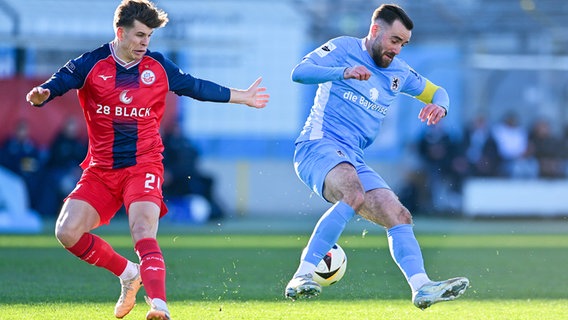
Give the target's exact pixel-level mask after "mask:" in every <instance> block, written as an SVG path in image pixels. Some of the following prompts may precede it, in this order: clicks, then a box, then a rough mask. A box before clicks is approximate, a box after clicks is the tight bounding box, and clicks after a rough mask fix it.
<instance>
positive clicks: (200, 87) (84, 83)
mask: <svg viewBox="0 0 568 320" xmlns="http://www.w3.org/2000/svg"><path fill="white" fill-rule="evenodd" d="M167 22H168V17H167V14H166V13H165V12H164V11H163V10H161V9H158V8H157V7H156V6H155V4H154V3H152V2H150V1H148V0H123V1H122V2H121V3H120V5H119V6H118V7H117V9H116V11H115V14H114V29H115V38H114V40H113V41H112V42H110V43H107V44H104V45H102V46H101V47H99V48H97V49H95V50H93V51H90V52H87V53H85V54H83V55H81V56H80V57H78V58H75V59H73V60H71V61H69V62H68V63H67V64H66V65H65V66H64V67H62V68H61V69H59V70H58V71H57V72H56V73H55V74H54V75H53V76H52V77H51V78H50V79H49V80H47V81H46V82H45V83H43V84H41V85H40V86H38V87H35V88H33V89H32V90H31V91H30V92H29V93H28V94H27V96H26V100H27V101H28V102H29V103H30V104H32V105H33V106H36V107H40V106H43V105H44V104H46V103H47V102H49V101H50V100H52V99H53V98H55V97H57V96H60V95H63V94H65V93H66V92H67V91H69V90H72V89H76V90H77V92H78V97H79V101H80V104H81V107H82V109H83V113H84V116H85V120H86V121H87V129H88V135H89V149H88V153H87V156H86V158H85V161H83V163H82V164H81V167H82V168H83V174H82V176H81V179H80V180H79V182H78V183H77V186H76V188H75V189H74V190H73V191H72V192H71V193H70V194H69V196H68V197H67V198H66V199H65V201H64V204H63V207H62V209H61V212H60V214H59V218H58V219H57V222H56V226H55V235H56V237H57V239H58V240H59V242H60V243H61V244H62V245H63V246H64V247H65V249H67V250H68V251H69V252H71V253H72V254H74V255H75V256H77V257H78V258H79V259H81V260H83V261H85V262H88V263H90V264H93V265H95V266H98V267H101V268H105V269H107V270H109V271H110V272H112V273H113V274H115V275H116V276H118V277H119V278H120V282H121V285H122V292H121V296H120V298H119V300H118V302H117V304H116V307H115V310H114V313H115V316H116V317H117V318H123V317H124V316H125V315H127V314H128V313H129V312H130V311H131V310H132V308H133V307H134V305H135V303H136V293H137V292H138V290H139V289H140V287H141V286H142V285H144V287H145V290H146V295H147V298H146V300H147V302H148V304H149V305H150V311H149V312H148V313H147V315H146V319H161V320H164V319H170V314H169V310H168V307H167V305H166V266H165V263H164V258H163V255H162V252H161V249H160V246H159V245H158V243H157V241H156V235H157V231H158V220H159V218H160V217H162V216H163V215H165V214H166V212H167V208H166V206H165V204H164V202H163V196H162V188H161V187H162V182H163V176H164V168H163V164H162V151H163V149H164V147H163V144H162V140H161V138H160V134H159V126H160V121H161V119H162V116H163V113H164V109H165V100H166V94H167V93H168V92H169V91H172V92H174V93H176V94H178V95H182V96H188V97H191V98H194V99H197V100H202V101H213V102H228V103H237V104H244V105H247V106H249V107H252V108H264V107H265V106H266V104H267V103H268V100H269V95H268V94H267V93H266V92H265V91H266V88H263V87H260V86H259V85H260V82H261V80H262V79H261V78H258V79H257V80H256V81H255V82H254V83H253V84H252V85H251V86H250V87H249V88H248V89H246V90H238V89H232V88H227V87H224V86H221V85H218V84H216V83H214V82H211V81H207V80H202V79H198V78H194V77H193V76H191V75H190V74H187V73H184V72H183V71H181V70H180V69H179V67H177V66H176V65H175V64H174V63H173V62H172V61H170V60H168V59H167V58H165V57H164V56H163V55H162V54H160V53H158V52H151V51H149V50H148V45H149V42H150V37H151V36H152V34H153V32H154V29H156V28H161V27H163V26H165V25H166V23H167ZM122 205H124V207H125V208H126V211H127V214H128V221H129V227H130V232H131V235H132V239H133V242H134V249H135V251H136V254H137V255H138V257H139V264H138V263H135V262H132V261H129V260H128V259H126V258H125V257H123V256H121V255H120V254H118V253H117V252H116V251H115V250H114V249H113V248H112V247H111V246H110V245H109V244H108V243H107V242H106V241H105V240H103V239H102V238H100V237H99V236H97V235H95V234H93V233H91V231H92V230H93V229H95V228H97V227H99V226H101V225H104V224H108V223H110V221H111V219H112V218H113V217H114V215H115V214H116V212H117V211H118V210H119V209H120V207H121V206H122Z"/></svg>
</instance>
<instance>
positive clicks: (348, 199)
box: [341, 192, 365, 212]
mask: <svg viewBox="0 0 568 320" xmlns="http://www.w3.org/2000/svg"><path fill="white" fill-rule="evenodd" d="M341 201H343V202H345V203H347V204H348V205H349V206H350V207H351V208H353V210H355V211H356V212H357V211H359V209H361V207H362V206H363V204H364V203H365V194H364V193H363V192H352V193H349V194H346V195H345V196H344V197H343V199H342V200H341Z"/></svg>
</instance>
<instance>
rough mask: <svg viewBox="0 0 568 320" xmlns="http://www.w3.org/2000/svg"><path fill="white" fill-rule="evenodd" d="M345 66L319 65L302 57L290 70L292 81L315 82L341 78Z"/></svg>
mask: <svg viewBox="0 0 568 320" xmlns="http://www.w3.org/2000/svg"><path fill="white" fill-rule="evenodd" d="M344 71H345V67H327V66H319V65H317V64H315V63H313V61H312V60H310V59H304V60H303V61H302V62H301V63H300V64H298V65H297V66H296V67H295V68H294V70H292V81H294V82H298V83H302V84H317V83H324V82H328V81H339V80H343V72H344Z"/></svg>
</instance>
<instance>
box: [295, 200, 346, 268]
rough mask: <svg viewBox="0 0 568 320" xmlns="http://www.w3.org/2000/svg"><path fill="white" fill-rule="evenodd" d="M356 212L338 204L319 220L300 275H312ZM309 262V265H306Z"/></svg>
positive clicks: (302, 263) (302, 262) (304, 255)
mask: <svg viewBox="0 0 568 320" xmlns="http://www.w3.org/2000/svg"><path fill="white" fill-rule="evenodd" d="M354 215H355V211H354V210H353V208H351V207H350V206H349V205H348V204H346V203H345V202H341V201H339V202H337V203H336V204H335V205H333V206H332V207H331V208H329V210H327V211H326V212H325V213H324V214H323V216H322V217H321V218H320V219H319V221H318V223H317V224H316V226H315V228H314V232H313V233H312V236H311V237H310V240H309V241H308V245H307V246H306V248H305V249H304V251H303V253H302V257H301V263H300V267H299V268H298V271H297V272H296V275H298V274H306V273H312V272H313V271H314V269H315V266H317V265H318V263H319V262H320V261H321V259H323V257H324V256H325V255H326V254H327V252H328V251H329V250H330V249H331V247H333V245H334V244H335V243H336V242H337V240H338V239H339V237H340V236H341V233H342V232H343V229H345V226H346V225H347V222H349V220H351V218H353V216H354ZM306 262H307V264H306Z"/></svg>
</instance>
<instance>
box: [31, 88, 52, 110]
mask: <svg viewBox="0 0 568 320" xmlns="http://www.w3.org/2000/svg"><path fill="white" fill-rule="evenodd" d="M50 94H51V91H49V89H44V88H42V87H34V88H33V89H32V90H31V91H30V92H28V94H27V95H26V101H27V102H29V103H30V104H31V105H32V106H40V105H42V104H43V103H44V102H45V100H47V99H48V98H49V96H50Z"/></svg>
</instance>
